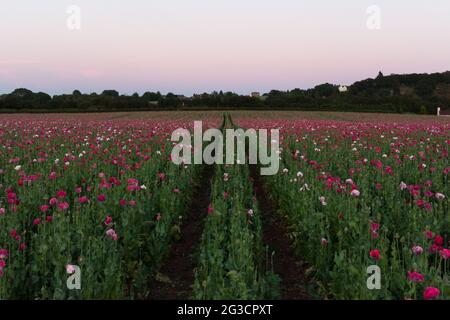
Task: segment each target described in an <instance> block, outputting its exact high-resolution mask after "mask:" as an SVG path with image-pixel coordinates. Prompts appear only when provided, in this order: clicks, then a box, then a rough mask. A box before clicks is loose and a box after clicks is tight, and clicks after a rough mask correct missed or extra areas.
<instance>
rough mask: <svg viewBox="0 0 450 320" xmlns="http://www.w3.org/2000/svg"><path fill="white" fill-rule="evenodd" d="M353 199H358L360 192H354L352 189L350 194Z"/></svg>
mask: <svg viewBox="0 0 450 320" xmlns="http://www.w3.org/2000/svg"><path fill="white" fill-rule="evenodd" d="M350 194H351V195H352V196H353V197H355V198H357V197H359V196H360V194H361V193H360V192H359V190H356V189H354V190H352V192H351V193H350Z"/></svg>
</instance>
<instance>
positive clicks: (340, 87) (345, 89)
mask: <svg viewBox="0 0 450 320" xmlns="http://www.w3.org/2000/svg"><path fill="white" fill-rule="evenodd" d="M338 90H339V92H341V93H343V92H347V91H348V87H347V86H344V85H340V86H339V88H338Z"/></svg>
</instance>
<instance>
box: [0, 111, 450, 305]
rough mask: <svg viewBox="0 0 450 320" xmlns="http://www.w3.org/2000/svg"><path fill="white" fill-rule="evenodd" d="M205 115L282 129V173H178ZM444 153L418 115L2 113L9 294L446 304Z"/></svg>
mask: <svg viewBox="0 0 450 320" xmlns="http://www.w3.org/2000/svg"><path fill="white" fill-rule="evenodd" d="M228 119H232V121H233V122H232V123H231V122H230V123H227V121H228ZM194 120H202V121H203V125H204V127H208V128H223V127H224V126H227V125H236V126H239V127H242V128H255V129H259V128H264V129H272V128H275V129H279V130H280V150H279V157H280V166H279V170H278V173H277V174H275V175H268V176H261V177H259V176H256V174H259V170H255V165H248V164H242V163H241V164H236V165H226V164H214V165H209V166H208V165H206V164H202V165H194V164H192V165H188V164H181V165H176V164H174V163H173V162H172V159H171V151H172V148H173V145H174V142H172V141H171V134H172V132H173V131H174V130H175V129H177V128H186V129H189V130H192V126H193V123H194ZM449 149H450V119H439V120H438V119H435V118H433V117H420V116H415V117H411V116H393V117H391V116H389V115H360V114H343V113H342V114H341V113H317V114H313V113H305V114H302V113H287V112H285V113H283V114H277V113H276V112H261V113H258V114H252V113H251V112H232V113H231V116H230V117H222V114H221V113H220V112H202V113H189V112H184V113H183V112H179V113H170V114H167V115H165V114H163V113H151V112H150V113H142V114H134V113H129V114H121V113H118V114H82V115H76V116H74V115H69V114H68V115H57V114H52V115H48V116H45V115H20V116H18V115H1V116H0V299H163V298H164V299H166V298H170V299H178V298H193V299H242V300H247V299H249V300H252V299H300V298H302V299H303V298H308V299H399V300H404V299H420V300H422V299H425V300H430V299H450V217H449V195H450V181H449V173H450V161H449ZM205 167H209V170H210V171H211V175H210V176H208V177H206V175H205V172H206V171H205ZM261 191H264V193H262V194H261ZM193 225H195V228H193V227H192V226H193ZM275 225H277V226H278V227H277V228H275ZM190 227H191V228H190ZM274 238H276V239H275V240H274ZM192 239H195V241H189V240H192ZM277 239H278V240H279V239H284V241H277ZM280 245H281V246H282V247H280ZM77 270H81V285H80V287H78V288H75V289H74V288H70V287H69V286H68V285H67V279H68V277H69V276H70V275H71V274H74V273H76V272H77ZM368 270H372V271H373V270H375V271H374V272H375V273H377V274H378V275H379V277H378V280H379V283H378V285H376V286H375V287H371V286H370V284H371V279H372V278H370V277H371V273H370V272H369V273H368ZM178 279H180V280H178ZM369 282H370V283H369ZM376 282H377V281H375V282H374V283H376ZM180 286H183V290H181V289H180ZM300 291H301V294H300V293H299V292H300ZM162 292H164V294H162Z"/></svg>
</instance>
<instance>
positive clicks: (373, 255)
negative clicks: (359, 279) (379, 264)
mask: <svg viewBox="0 0 450 320" xmlns="http://www.w3.org/2000/svg"><path fill="white" fill-rule="evenodd" d="M370 257H371V258H372V259H374V260H376V261H378V260H380V258H381V257H380V250H378V249H375V250H371V251H370Z"/></svg>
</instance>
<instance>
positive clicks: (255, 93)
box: [251, 92, 261, 98]
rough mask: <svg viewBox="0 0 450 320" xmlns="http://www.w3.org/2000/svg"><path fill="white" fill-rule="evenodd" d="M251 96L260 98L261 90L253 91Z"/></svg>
mask: <svg viewBox="0 0 450 320" xmlns="http://www.w3.org/2000/svg"><path fill="white" fill-rule="evenodd" d="M251 96H252V98H260V97H261V93H259V92H252V94H251Z"/></svg>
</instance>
